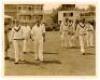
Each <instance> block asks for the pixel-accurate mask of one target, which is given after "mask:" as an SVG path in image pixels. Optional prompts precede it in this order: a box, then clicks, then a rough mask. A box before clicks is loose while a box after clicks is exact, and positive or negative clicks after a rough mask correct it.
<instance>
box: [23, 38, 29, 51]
mask: <svg viewBox="0 0 100 80" xmlns="http://www.w3.org/2000/svg"><path fill="white" fill-rule="evenodd" d="M27 44H28V40H27V39H25V40H24V41H23V52H27V48H28V45H27Z"/></svg>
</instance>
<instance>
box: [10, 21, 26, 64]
mask: <svg viewBox="0 0 100 80" xmlns="http://www.w3.org/2000/svg"><path fill="white" fill-rule="evenodd" d="M11 39H12V42H13V46H14V53H15V64H18V62H19V60H21V61H23V60H24V58H23V52H22V48H23V40H24V36H23V28H22V26H21V25H19V22H18V21H17V22H15V26H14V27H13V29H12V33H11Z"/></svg>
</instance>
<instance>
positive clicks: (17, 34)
mask: <svg viewBox="0 0 100 80" xmlns="http://www.w3.org/2000/svg"><path fill="white" fill-rule="evenodd" d="M45 27H46V26H45V24H44V23H42V21H41V20H39V21H37V22H36V24H35V25H34V26H33V27H32V28H31V27H30V26H28V25H27V23H25V24H24V25H22V24H21V23H20V22H19V21H15V22H14V25H13V27H12V29H11V40H10V42H11V43H13V47H14V56H15V58H14V59H15V60H14V63H15V64H18V63H19V61H24V53H26V49H27V48H28V46H27V42H28V40H29V39H31V40H32V41H33V42H34V54H35V60H37V61H40V62H43V42H45V33H46V30H45ZM6 28H7V26H6ZM6 28H5V53H6V54H5V59H7V58H9V56H8V53H7V50H8V47H9V44H10V43H9V42H8V39H7V37H8V36H7V32H8V31H7V29H6ZM59 37H60V38H61V47H64V48H69V47H70V48H72V47H77V44H76V42H78V43H79V45H80V51H81V53H82V54H83V55H85V54H86V50H85V45H87V47H93V46H94V28H93V26H92V25H91V24H90V23H89V22H86V21H85V19H82V20H80V21H79V23H78V24H77V25H76V28H75V24H73V21H72V20H70V19H66V20H64V21H63V22H60V36H59Z"/></svg>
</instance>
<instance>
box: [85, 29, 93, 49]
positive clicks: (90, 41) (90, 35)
mask: <svg viewBox="0 0 100 80" xmlns="http://www.w3.org/2000/svg"><path fill="white" fill-rule="evenodd" d="M86 39H87V40H86V41H87V42H86V43H87V47H90V46H94V44H93V43H94V35H93V32H91V31H90V32H87V35H86Z"/></svg>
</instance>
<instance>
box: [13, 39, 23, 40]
mask: <svg viewBox="0 0 100 80" xmlns="http://www.w3.org/2000/svg"><path fill="white" fill-rule="evenodd" d="M13 40H24V39H13Z"/></svg>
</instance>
